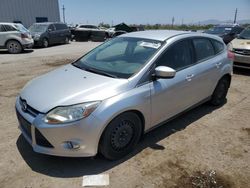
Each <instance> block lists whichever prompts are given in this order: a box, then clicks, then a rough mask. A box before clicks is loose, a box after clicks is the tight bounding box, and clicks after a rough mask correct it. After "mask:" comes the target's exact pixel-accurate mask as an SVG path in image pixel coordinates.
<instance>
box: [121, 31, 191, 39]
mask: <svg viewBox="0 0 250 188" xmlns="http://www.w3.org/2000/svg"><path fill="white" fill-rule="evenodd" d="M189 33H191V32H188V31H176V30H149V31H136V32H131V33H127V34H124V35H121V36H119V37H134V38H145V39H152V40H158V41H165V40H167V39H169V38H171V37H174V36H177V35H184V34H189Z"/></svg>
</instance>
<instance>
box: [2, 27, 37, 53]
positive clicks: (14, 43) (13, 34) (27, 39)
mask: <svg viewBox="0 0 250 188" xmlns="http://www.w3.org/2000/svg"><path fill="white" fill-rule="evenodd" d="M33 44H34V41H33V39H32V37H31V35H30V33H29V31H28V30H27V29H26V28H25V27H24V26H23V25H22V24H16V23H0V48H3V49H8V51H9V53H13V54H17V53H20V52H21V51H22V50H23V49H26V48H32V46H33Z"/></svg>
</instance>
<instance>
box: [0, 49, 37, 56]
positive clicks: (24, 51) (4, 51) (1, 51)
mask: <svg viewBox="0 0 250 188" xmlns="http://www.w3.org/2000/svg"><path fill="white" fill-rule="evenodd" d="M33 51H34V50H33V49H25V50H23V51H22V52H21V53H19V54H11V53H9V52H8V50H0V55H1V54H10V55H20V54H28V53H32V52H33Z"/></svg>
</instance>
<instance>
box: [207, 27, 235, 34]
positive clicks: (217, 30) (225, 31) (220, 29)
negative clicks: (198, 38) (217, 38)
mask: <svg viewBox="0 0 250 188" xmlns="http://www.w3.org/2000/svg"><path fill="white" fill-rule="evenodd" d="M231 30H232V27H213V28H211V29H209V30H207V31H206V32H205V33H208V34H215V35H219V34H228V33H230V31H231Z"/></svg>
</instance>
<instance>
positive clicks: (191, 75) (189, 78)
mask: <svg viewBox="0 0 250 188" xmlns="http://www.w3.org/2000/svg"><path fill="white" fill-rule="evenodd" d="M193 77H194V74H189V75H187V76H186V80H187V81H191V80H192V78H193Z"/></svg>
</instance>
